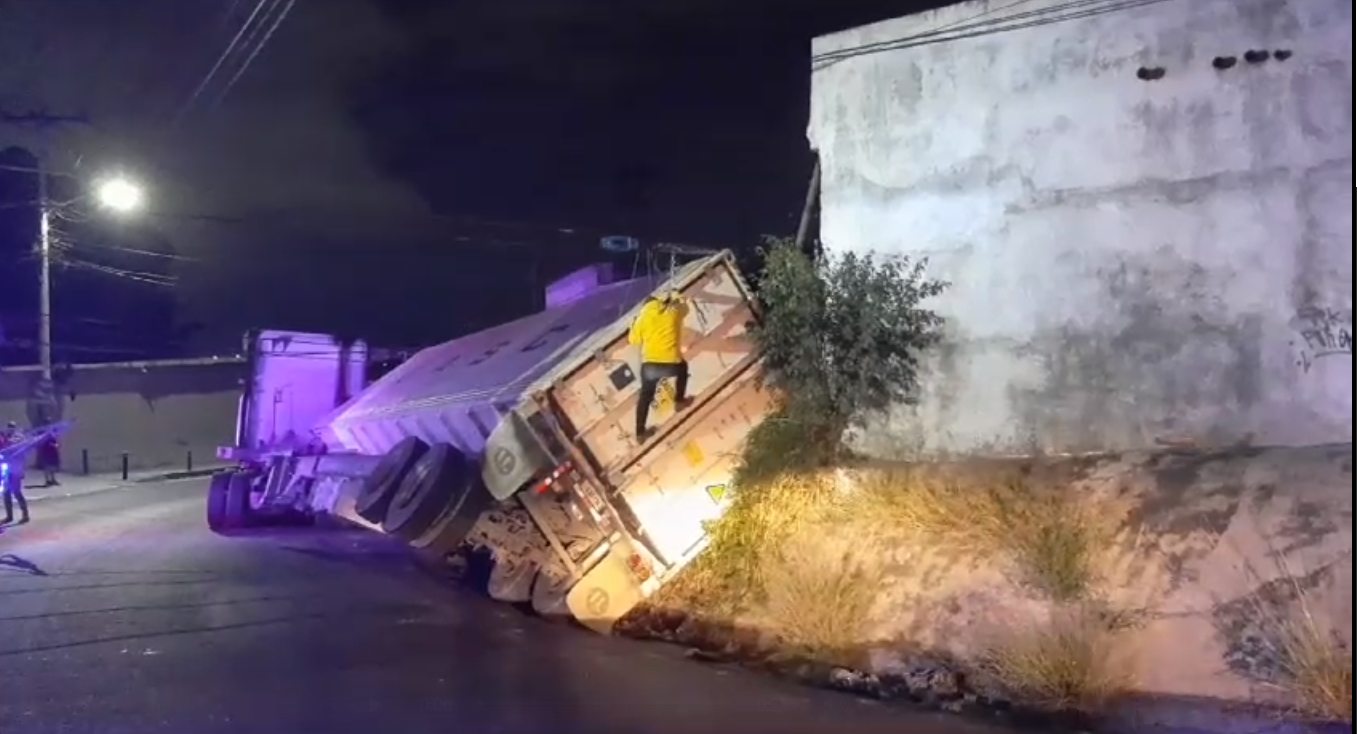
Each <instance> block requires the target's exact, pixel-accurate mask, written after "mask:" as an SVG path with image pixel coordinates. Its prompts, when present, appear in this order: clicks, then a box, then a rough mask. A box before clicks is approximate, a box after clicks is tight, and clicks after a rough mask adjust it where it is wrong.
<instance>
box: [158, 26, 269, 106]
mask: <svg viewBox="0 0 1357 734" xmlns="http://www.w3.org/2000/svg"><path fill="white" fill-rule="evenodd" d="M276 2H277V0H258V2H256V3H255V5H254V10H252V11H250V15H249V17H248V18H246V19H245V22H244V23H242V24H241V26H240V29H239V30H237V31H236V35H235V36H234V37H232V38H231V42H230V43H228V44H226V48H225V49H224V50H223V51H222V52H221V55H220V56H218V57H217V61H216V63H214V64H213V65H212V68H211V69H209V70H208V72H207V74H206V75H204V76H203V78H202V80H200V81H199V82H198V86H197V87H195V88H194V90H193V92H192V93H191V94H189V97H188V99H187V100H185V101H184V104H183V105H181V106H180V108H179V110H178V111H177V112H176V113H175V114H174V118H173V120H171V122H170V126H171V127H178V125H179V123H180V122H181V121H183V119H184V118H185V117H186V116H187V115H188V114H189V112H191V111H192V109H193V105H194V104H196V103H197V101H198V98H200V97H202V95H203V92H204V91H206V90H207V87H208V85H210V84H211V83H212V80H213V79H215V78H216V76H217V72H219V71H221V67H222V65H223V64H225V63H226V60H227V59H228V58H230V57H231V54H232V53H234V52H235V50H236V46H237V45H239V44H240V41H241V38H243V37H244V36H245V34H246V32H247V31H248V30H249V29H250V28H251V27H252V26H253V25H254V21H255V18H256V17H258V15H259V11H260V10H263V9H264V8H265V6H267V5H270V4H273V3H276ZM232 8H233V9H234V6H232Z"/></svg>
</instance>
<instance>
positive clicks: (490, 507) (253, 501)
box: [208, 252, 770, 632]
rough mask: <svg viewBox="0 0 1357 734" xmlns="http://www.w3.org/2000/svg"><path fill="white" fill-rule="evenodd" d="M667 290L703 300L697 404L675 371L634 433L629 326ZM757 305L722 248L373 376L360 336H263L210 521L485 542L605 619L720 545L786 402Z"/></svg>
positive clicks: (494, 591) (595, 620)
mask: <svg viewBox="0 0 1357 734" xmlns="http://www.w3.org/2000/svg"><path fill="white" fill-rule="evenodd" d="M576 280H579V279H578V278H577V279H576ZM669 291H676V292H678V293H681V294H682V296H683V297H684V298H685V299H686V300H687V302H688V304H689V307H690V308H689V313H688V316H687V319H686V321H685V324H684V334H683V347H684V353H685V356H686V358H687V359H688V363H689V369H690V378H689V388H688V391H689V396H690V397H691V398H692V401H691V402H690V403H689V404H688V405H687V406H686V407H684V408H683V409H682V410H678V411H677V412H676V408H675V404H674V400H673V389H672V385H667V384H666V385H662V386H661V389H660V390H659V391H658V397H657V398H656V401H655V405H653V406H652V410H651V416H652V417H651V421H650V422H651V426H652V427H654V428H655V429H656V430H655V431H654V433H653V434H652V435H651V436H649V437H648V438H647V439H646V440H644V441H641V442H638V440H637V437H636V436H635V435H634V428H633V424H634V419H633V416H634V411H635V409H636V400H637V392H638V388H639V385H640V382H639V379H638V366H639V365H638V364H637V361H638V359H639V358H638V357H637V355H636V350H635V348H634V347H632V346H630V345H629V344H628V341H627V332H628V330H629V327H630V325H631V322H632V320H633V319H634V317H635V314H636V312H637V310H638V309H639V307H640V305H641V304H642V303H643V301H644V300H645V299H646V298H647V297H650V296H652V295H654V294H657V293H661V292H669ZM756 318H758V314H757V311H756V309H755V307H754V303H753V300H752V298H751V295H750V292H749V289H748V286H747V285H746V284H745V282H744V280H743V279H742V278H741V276H740V274H739V271H738V269H737V268H736V266H735V264H734V259H733V257H732V256H731V254H730V253H728V252H723V253H720V254H718V255H713V256H711V257H707V258H705V259H703V260H701V261H698V262H694V263H691V264H689V265H687V266H685V267H683V268H681V269H679V270H677V271H676V272H675V273H674V274H673V275H672V276H671V277H665V276H651V277H643V278H636V279H632V280H626V281H622V282H617V283H608V284H595V285H593V287H592V288H591V289H590V290H589V292H587V293H585V294H583V295H579V296H577V297H575V298H573V299H565V302H564V303H559V304H556V305H549V307H548V308H547V309H546V310H545V311H543V312H541V313H537V314H534V315H531V316H528V317H526V318H523V319H519V320H517V321H514V322H511V323H507V324H503V325H501V326H497V327H494V328H491V329H487V330H485V331H482V332H479V333H476V334H471V335H468V336H465V337H462V338H459V339H456V340H453V341H450V342H446V343H444V344H441V345H438V346H435V347H430V348H428V349H425V350H423V351H420V352H419V353H417V354H415V355H414V356H413V357H411V358H410V359H409V360H408V361H406V362H404V363H403V364H401V365H400V366H399V367H398V368H396V369H395V370H394V371H392V372H391V373H389V374H387V375H385V376H383V377H381V378H380V379H378V380H377V381H375V382H373V383H372V384H371V385H366V386H364V385H363V378H362V375H363V367H364V365H365V363H366V361H367V350H366V347H365V346H364V345H363V344H361V343H345V342H341V341H340V340H338V339H335V338H333V337H328V336H323V335H315V334H298V333H291V332H262V333H258V334H255V335H254V336H252V337H251V338H250V339H249V343H248V344H247V348H248V349H249V351H250V355H249V356H250V359H251V364H252V380H251V383H250V385H249V386H248V387H247V389H246V390H245V391H244V395H243V397H242V402H241V411H240V420H239V423H238V426H239V427H238V435H237V441H236V446H232V447H227V448H224V449H223V450H222V451H221V452H220V455H221V456H222V457H223V458H228V459H231V460H235V461H238V462H239V467H238V468H237V469H236V470H235V471H232V472H230V473H227V474H223V475H221V476H218V477H215V478H214V481H213V485H212V490H211V496H210V498H209V503H208V521H209V523H210V524H211V525H212V526H213V527H214V528H216V529H219V530H227V529H231V528H236V527H242V526H248V525H257V524H266V523H276V522H296V521H306V520H309V519H311V518H315V517H317V516H324V515H328V516H333V517H338V518H342V519H344V520H347V521H349V522H352V523H357V524H360V525H363V526H365V527H367V528H370V529H372V530H375V531H378V532H383V533H386V534H388V535H392V536H396V537H398V538H400V539H401V540H403V541H405V542H407V543H409V544H411V545H412V546H415V547H417V548H420V549H424V550H427V551H431V552H434V553H438V554H441V555H443V556H445V557H448V556H453V557H455V556H456V555H457V554H458V553H461V552H464V551H465V550H466V549H468V548H479V549H484V550H486V551H488V553H489V555H490V556H491V557H492V558H493V560H494V565H493V571H492V572H491V574H490V580H489V583H488V589H487V590H488V592H489V593H490V595H491V596H493V597H495V598H497V599H501V600H504V601H522V602H526V601H531V603H532V605H533V607H534V608H535V609H536V610H537V611H539V612H540V613H542V614H548V615H566V614H568V615H570V616H573V617H574V618H575V619H577V620H579V621H580V622H582V623H583V624H585V625H586V626H589V627H591V628H593V629H596V630H598V631H601V632H606V631H607V630H609V629H611V627H612V624H613V623H614V622H615V621H616V620H617V619H618V618H620V617H621V616H622V615H623V614H625V613H626V612H627V611H628V610H629V609H631V608H632V607H633V606H635V604H636V603H638V602H639V601H641V600H642V599H644V598H646V597H647V596H649V595H651V594H653V593H654V592H655V591H656V590H657V589H658V588H659V587H660V586H661V585H662V584H664V583H665V582H666V581H667V580H668V579H670V578H672V577H673V575H674V574H675V573H677V572H678V571H679V570H680V569H681V568H683V566H684V565H686V564H687V563H688V562H689V561H691V560H692V559H693V558H694V557H695V556H696V555H697V554H698V553H699V552H700V551H701V550H702V549H703V548H704V547H705V544H706V542H707V536H706V527H705V526H706V523H707V522H708V521H710V520H712V519H715V518H716V517H719V515H720V513H721V511H722V509H723V507H724V505H725V503H726V501H727V495H728V492H727V487H728V484H729V481H730V475H731V471H732V468H733V462H734V459H735V457H736V456H737V455H738V452H739V449H740V446H741V444H742V443H743V441H744V439H745V437H746V436H747V434H748V433H749V431H750V429H751V428H753V427H754V426H755V425H757V423H758V422H759V421H761V420H762V419H763V417H764V416H765V415H766V414H767V412H768V410H769V408H770V401H769V397H768V395H767V394H766V393H765V391H764V390H763V388H762V386H761V384H760V381H759V380H758V379H757V376H758V368H759V358H758V355H757V354H756V352H755V349H754V346H753V344H752V342H751V341H750V339H749V338H748V328H749V326H751V325H752V323H753V322H754V320H755V319H756ZM336 406H338V407H336Z"/></svg>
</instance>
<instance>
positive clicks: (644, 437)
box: [636, 428, 655, 443]
mask: <svg viewBox="0 0 1357 734" xmlns="http://www.w3.org/2000/svg"><path fill="white" fill-rule="evenodd" d="M654 435H655V429H654V428H642V429H641V430H639V431H637V432H636V443H645V442H646V441H649V440H650V437H651V436H654Z"/></svg>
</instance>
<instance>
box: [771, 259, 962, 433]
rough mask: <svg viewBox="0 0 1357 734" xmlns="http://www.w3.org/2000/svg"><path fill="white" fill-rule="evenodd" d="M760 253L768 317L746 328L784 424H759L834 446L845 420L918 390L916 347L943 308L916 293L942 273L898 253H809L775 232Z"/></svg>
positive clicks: (940, 287) (934, 287) (932, 332)
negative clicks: (927, 304)
mask: <svg viewBox="0 0 1357 734" xmlns="http://www.w3.org/2000/svg"><path fill="white" fill-rule="evenodd" d="M763 254H764V265H763V271H762V273H761V274H760V277H759V286H760V287H759V296H760V301H761V302H762V305H763V307H764V309H765V318H764V320H763V323H762V324H760V325H759V326H757V327H756V328H755V330H754V332H753V337H754V340H755V343H757V344H758V346H759V348H760V349H761V350H762V352H763V360H764V379H765V380H766V381H767V383H768V384H769V385H770V386H771V387H773V388H774V389H775V390H776V391H777V392H778V394H779V395H780V396H781V399H782V402H783V404H782V411H781V415H779V416H775V421H781V422H782V423H784V425H782V426H780V427H776V428H775V427H774V426H772V425H770V426H767V427H766V428H765V429H764V430H762V431H760V432H759V433H760V434H772V433H778V434H782V435H783V436H784V440H788V439H789V438H790V437H789V436H787V434H789V433H795V434H799V436H800V439H799V440H800V441H803V442H804V441H813V442H814V443H815V446H813V447H812V446H810V445H806V444H805V443H803V444H802V446H803V449H802V450H803V451H807V452H811V449H814V451H813V452H811V453H814V454H816V455H818V456H820V457H825V454H824V452H826V451H828V452H829V453H830V454H837V453H838V451H839V449H840V438H841V436H842V433H843V430H844V429H845V428H847V427H848V426H850V425H853V424H854V423H857V422H859V421H861V420H862V419H864V418H865V417H866V416H867V415H869V414H870V413H872V412H874V411H878V410H882V409H885V408H887V407H890V406H891V405H894V404H898V403H901V402H905V403H908V402H912V401H914V400H915V399H916V397H917V393H918V387H919V382H918V370H919V358H920V355H921V354H922V353H923V352H924V351H925V350H927V349H928V348H930V347H932V346H934V345H935V344H937V343H938V341H939V339H940V338H941V331H942V318H941V317H940V316H938V315H937V314H936V313H934V312H933V311H931V310H929V309H927V308H924V307H923V306H922V303H923V302H924V301H925V300H927V299H929V298H932V297H934V296H937V295H939V294H941V293H942V292H943V291H945V290H946V289H947V287H948V283H946V282H943V281H940V280H935V279H932V278H929V277H928V276H927V274H926V272H925V270H926V267H927V264H928V262H927V260H919V261H913V260H911V259H909V258H908V257H904V256H875V255H858V254H854V253H849V254H845V255H838V256H834V257H831V258H828V259H826V260H825V261H823V262H820V263H816V262H814V261H812V260H811V258H810V257H808V256H807V255H806V254H805V253H803V252H801V251H800V250H799V249H798V248H797V247H796V246H795V245H794V244H793V243H792V242H791V241H790V240H787V239H779V238H767V239H766V247H765V249H764V251H763ZM788 423H790V424H794V425H795V426H797V430H795V431H792V430H790V429H789V428H788V426H787V425H785V424H788ZM751 443H753V442H751ZM751 449H755V447H754V446H751ZM755 450H756V449H755ZM751 458H752V457H751ZM805 458H806V459H807V460H815V459H813V458H812V457H810V456H805Z"/></svg>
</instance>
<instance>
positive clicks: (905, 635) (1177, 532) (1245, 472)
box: [827, 444, 1353, 731]
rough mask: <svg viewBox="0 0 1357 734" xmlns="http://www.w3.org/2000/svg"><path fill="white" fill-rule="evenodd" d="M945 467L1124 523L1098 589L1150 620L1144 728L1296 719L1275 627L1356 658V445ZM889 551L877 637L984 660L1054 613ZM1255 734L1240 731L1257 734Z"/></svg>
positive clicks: (1140, 642)
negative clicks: (1233, 718)
mask: <svg viewBox="0 0 1357 734" xmlns="http://www.w3.org/2000/svg"><path fill="white" fill-rule="evenodd" d="M934 469H935V470H940V471H943V472H948V471H949V470H950V471H954V472H956V473H957V475H958V476H960V477H962V480H961V481H974V480H976V479H979V478H981V477H984V476H986V475H990V476H997V475H1000V474H1002V473H1004V472H1011V471H1019V472H1023V473H1027V475H1028V476H1029V477H1031V481H1033V482H1037V483H1043V482H1046V481H1051V482H1057V483H1059V484H1064V485H1065V486H1067V487H1068V488H1069V491H1071V492H1072V493H1073V494H1074V495H1076V496H1079V497H1082V498H1084V500H1085V501H1087V502H1088V503H1089V505H1088V506H1089V507H1090V508H1101V509H1102V510H1104V511H1107V512H1109V513H1113V514H1115V515H1119V514H1120V513H1121V512H1125V520H1124V525H1123V527H1122V530H1121V531H1120V532H1119V533H1118V538H1119V539H1118V541H1117V542H1116V543H1115V544H1114V545H1113V546H1112V547H1111V548H1109V550H1108V551H1107V555H1106V556H1105V557H1104V558H1103V559H1102V560H1101V561H1100V562H1099V563H1098V564H1097V565H1098V566H1099V572H1098V574H1097V575H1098V576H1099V577H1100V579H1099V582H1098V584H1099V585H1100V586H1101V587H1102V589H1101V590H1100V591H1099V593H1098V595H1099V597H1101V600H1102V602H1103V603H1106V604H1108V605H1109V606H1110V607H1111V608H1114V609H1120V610H1123V611H1133V612H1134V615H1135V617H1136V618H1137V622H1138V624H1137V625H1136V627H1135V630H1134V632H1130V633H1128V635H1129V638H1128V640H1127V642H1126V645H1127V647H1128V648H1129V649H1130V650H1133V651H1134V655H1133V656H1132V657H1131V659H1128V661H1127V664H1128V666H1130V667H1131V668H1132V669H1133V676H1132V677H1133V680H1134V683H1133V693H1134V694H1135V695H1133V696H1132V698H1131V699H1130V700H1129V701H1128V703H1127V705H1126V706H1125V707H1124V709H1123V713H1124V715H1125V716H1126V717H1128V719H1129V720H1130V721H1133V722H1134V723H1136V724H1137V726H1132V727H1130V729H1131V730H1134V731H1145V730H1152V729H1153V728H1154V727H1156V726H1171V727H1184V726H1186V727H1192V728H1194V729H1196V730H1198V731H1228V730H1235V729H1234V727H1235V726H1236V725H1234V724H1227V722H1226V721H1225V720H1223V719H1222V718H1221V716H1222V714H1221V712H1222V710H1228V709H1230V708H1232V707H1235V706H1237V705H1239V704H1248V705H1260V706H1265V707H1275V708H1276V709H1278V710H1284V709H1286V708H1288V707H1289V706H1290V705H1291V704H1292V703H1293V702H1292V701H1289V700H1287V699H1286V698H1285V696H1284V694H1283V692H1282V691H1283V688H1284V686H1282V685H1281V684H1282V681H1283V679H1284V677H1285V673H1284V668H1285V665H1284V661H1283V660H1282V659H1281V650H1282V645H1281V644H1280V642H1279V640H1278V639H1277V636H1278V633H1279V630H1278V626H1277V621H1278V620H1279V619H1288V620H1292V621H1294V620H1297V619H1300V618H1301V616H1300V615H1301V609H1300V608H1299V605H1301V604H1304V605H1305V608H1306V610H1307V611H1308V612H1309V613H1310V614H1312V615H1313V616H1314V618H1315V621H1316V623H1317V624H1318V625H1321V629H1324V630H1329V631H1332V632H1333V633H1334V635H1335V638H1336V640H1339V641H1342V643H1344V644H1346V645H1348V646H1349V649H1351V647H1350V646H1351V644H1352V598H1353V597H1352V593H1353V589H1352V580H1353V575H1352V573H1353V571H1352V501H1353V497H1352V446H1351V444H1348V445H1339V446H1317V447H1309V448H1299V449H1293V448H1273V449H1250V450H1236V451H1227V452H1218V453H1194V454H1173V453H1163V452H1134V453H1123V454H1109V455H1103V456H1098V457H1087V458H1079V459H1063V460H1062V459H1057V460H1048V461H1042V462H1038V463H1036V464H1030V463H1027V462H1025V461H1016V462H1015V461H1008V462H994V463H993V464H989V465H976V464H958V465H954V466H952V467H950V469H949V467H947V466H939V467H934ZM991 472H993V474H992V475H991V474H990V473H991ZM840 540H841V541H842V542H843V545H844V546H852V545H853V544H855V543H860V542H861V538H860V537H853V538H847V537H845V538H842V539H840ZM827 546H829V547H832V543H830V544H827ZM878 547H881V548H885V549H886V550H885V551H884V553H885V557H886V558H887V559H889V561H888V562H889V563H890V565H891V567H892V568H894V569H896V571H895V573H894V574H893V578H890V580H889V581H888V582H887V583H886V584H885V585H884V588H883V592H882V596H883V598H882V602H881V605H880V608H882V609H885V610H889V612H888V613H886V614H884V615H883V616H882V618H881V620H880V623H879V624H880V627H879V628H878V631H877V637H879V638H880V639H904V640H910V641H912V642H914V643H916V644H918V645H921V646H922V647H924V648H925V649H933V650H942V651H945V652H946V653H949V654H951V655H955V656H957V657H958V658H960V659H962V660H976V659H978V658H979V657H980V655H982V654H983V652H984V648H985V646H986V645H988V644H992V643H993V642H994V640H995V639H996V637H1002V636H1003V635H1005V634H1007V633H1009V632H1011V631H1014V630H1023V629H1024V628H1025V627H1027V626H1029V625H1031V624H1033V623H1038V624H1039V621H1040V620H1042V619H1044V618H1045V616H1044V615H1047V614H1049V611H1048V610H1047V609H1046V604H1047V603H1046V602H1043V601H1041V600H1039V599H1038V598H1037V597H1034V595H1033V594H1032V593H1031V591H1030V589H1025V588H1023V586H1022V585H1021V584H1019V583H1015V581H1014V579H1017V578H1020V577H1021V573H1018V572H1015V569H1014V568H1012V567H1009V566H1006V565H1003V564H995V565H990V564H985V563H981V564H975V563H973V562H971V560H972V559H968V558H966V557H965V556H964V555H958V554H956V553H954V552H950V551H946V550H939V549H938V548H935V547H931V546H930V545H929V544H927V543H919V542H917V540H911V539H909V538H908V537H907V534H902V535H901V537H899V538H896V539H894V540H883V541H881V545H880V546H878ZM874 658H875V660H876V664H877V666H878V667H879V669H881V670H885V669H889V668H890V667H891V666H892V665H893V664H898V662H899V661H898V660H895V661H893V660H892V654H891V652H890V651H889V650H881V651H879V654H877V655H875V656H874ZM1253 723H1254V724H1255V726H1253V727H1252V728H1249V727H1248V726H1245V727H1244V728H1242V729H1238V731H1257V727H1256V723H1257V722H1256V721H1255V722H1253Z"/></svg>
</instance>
